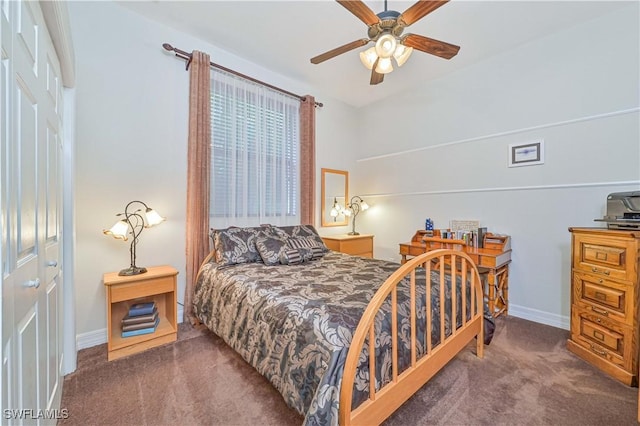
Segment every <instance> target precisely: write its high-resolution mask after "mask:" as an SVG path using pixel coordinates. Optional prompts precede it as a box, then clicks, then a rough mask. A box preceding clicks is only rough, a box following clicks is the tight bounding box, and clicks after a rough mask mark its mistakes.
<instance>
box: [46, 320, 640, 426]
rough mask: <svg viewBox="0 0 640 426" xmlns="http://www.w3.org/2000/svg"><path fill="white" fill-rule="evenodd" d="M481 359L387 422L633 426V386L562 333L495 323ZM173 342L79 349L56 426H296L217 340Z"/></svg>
mask: <svg viewBox="0 0 640 426" xmlns="http://www.w3.org/2000/svg"><path fill="white" fill-rule="evenodd" d="M496 322H497V324H496V325H497V327H496V333H495V335H494V339H493V342H492V343H491V345H489V346H485V357H484V359H478V358H476V357H475V355H473V353H474V351H475V344H470V345H469V347H467V348H466V349H465V350H463V351H462V352H461V353H460V354H459V355H458V356H457V357H456V358H455V359H454V360H452V361H451V362H450V363H449V364H448V365H447V366H446V367H445V368H444V369H443V370H442V371H440V372H439V373H438V374H437V375H436V376H435V377H434V378H433V379H432V380H431V381H430V382H429V383H427V384H426V385H424V386H423V387H422V388H421V389H420V390H419V391H418V392H417V393H416V394H415V395H414V396H413V397H412V398H411V399H410V400H409V401H407V402H406V403H405V404H404V405H403V406H402V407H400V409H399V410H398V411H396V413H394V414H393V415H392V416H391V417H390V418H389V419H388V420H387V421H386V422H385V425H636V424H637V422H636V416H637V401H638V389H637V388H631V387H628V386H625V385H623V384H622V383H620V382H618V381H616V380H614V379H612V378H610V377H609V376H607V375H606V374H604V373H602V372H600V371H599V370H598V369H596V368H594V367H592V366H591V365H590V364H587V363H586V362H584V361H582V360H581V359H579V358H577V357H576V356H574V355H573V354H571V353H570V352H568V351H567V350H566V349H565V342H566V339H567V337H568V334H569V333H568V331H566V330H561V329H557V328H554V327H549V326H546V325H541V324H537V323H534V322H530V321H526V320H523V319H519V318H515V317H509V318H498V319H497V321H496ZM178 334H179V340H178V341H177V342H175V343H173V344H170V345H165V346H161V347H157V348H153V349H150V350H148V351H145V352H143V353H140V354H136V355H132V356H129V357H127V358H122V359H119V360H115V361H112V362H108V361H107V349H106V345H100V346H96V347H92V348H88V349H84V350H82V351H80V352H79V353H78V369H77V370H76V371H75V372H74V373H72V374H69V375H68V376H66V377H65V379H64V386H63V393H62V406H61V407H62V408H66V409H68V412H69V418H68V419H65V420H60V421H59V422H58V424H60V425H154V426H155V425H283V426H284V425H300V424H301V423H302V420H303V419H302V417H301V416H299V415H298V414H297V413H296V412H294V411H292V410H291V409H289V408H288V407H287V406H286V405H285V403H284V400H283V399H282V397H281V396H280V394H279V393H278V392H277V391H276V390H275V389H274V388H272V387H271V385H270V384H269V382H267V381H266V379H264V378H263V377H262V376H261V375H259V374H258V373H257V372H256V371H255V370H254V369H253V368H252V367H251V366H249V364H247V363H246V362H245V361H244V360H243V359H242V358H240V356H239V355H237V354H236V353H235V352H234V351H233V350H232V349H231V348H229V347H228V346H227V345H226V344H225V343H224V342H223V341H222V340H221V339H219V338H218V337H217V336H215V335H214V334H212V333H210V332H209V331H207V330H206V329H202V328H200V329H198V328H192V327H191V326H190V325H188V324H181V325H180V329H179V333H178Z"/></svg>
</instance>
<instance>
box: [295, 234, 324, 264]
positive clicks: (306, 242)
mask: <svg viewBox="0 0 640 426" xmlns="http://www.w3.org/2000/svg"><path fill="white" fill-rule="evenodd" d="M287 247H289V248H292V249H296V248H308V249H310V250H311V253H312V254H313V259H320V258H321V257H322V256H324V254H325V253H326V251H325V249H326V246H325V245H324V244H323V245H322V246H320V245H318V241H316V239H315V238H314V237H289V238H288V239H287Z"/></svg>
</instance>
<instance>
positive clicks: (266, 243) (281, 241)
mask: <svg viewBox="0 0 640 426" xmlns="http://www.w3.org/2000/svg"><path fill="white" fill-rule="evenodd" d="M286 246H287V240H286V239H285V238H281V237H278V236H274V235H270V234H267V233H264V232H261V233H260V234H259V235H258V237H257V238H256V249H257V250H258V253H259V254H260V257H261V258H262V261H263V262H264V264H265V265H269V266H272V265H277V264H279V263H280V253H281V252H282V249H283V248H285V247H286Z"/></svg>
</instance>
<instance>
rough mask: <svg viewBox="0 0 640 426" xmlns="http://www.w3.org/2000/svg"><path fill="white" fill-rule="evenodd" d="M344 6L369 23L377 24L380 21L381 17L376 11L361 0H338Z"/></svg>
mask: <svg viewBox="0 0 640 426" xmlns="http://www.w3.org/2000/svg"><path fill="white" fill-rule="evenodd" d="M336 1H337V2H338V3H340V4H341V5H342V6H344V7H345V8H346V9H347V10H348V11H349V12H351V13H353V14H354V15H356V17H357V18H358V19H360V20H361V21H362V22H364V23H365V24H367V25H373V24H377V23H378V22H379V21H380V18H378V17H377V16H376V14H375V13H373V11H372V10H371V9H369V6H367V5H366V4H364V3H363V2H361V1H360V0H336Z"/></svg>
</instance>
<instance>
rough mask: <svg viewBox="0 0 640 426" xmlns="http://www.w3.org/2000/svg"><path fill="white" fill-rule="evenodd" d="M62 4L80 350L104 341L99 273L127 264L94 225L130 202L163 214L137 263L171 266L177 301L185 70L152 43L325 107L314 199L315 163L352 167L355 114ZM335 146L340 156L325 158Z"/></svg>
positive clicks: (109, 12)
mask: <svg viewBox="0 0 640 426" xmlns="http://www.w3.org/2000/svg"><path fill="white" fill-rule="evenodd" d="M69 11H70V17H71V26H72V35H73V40H74V44H75V48H76V58H77V91H76V95H77V98H76V106H77V115H76V122H77V131H76V143H77V153H76V155H77V158H76V167H77V168H76V182H75V190H76V192H75V199H76V206H77V208H76V220H77V227H76V232H77V246H76V253H77V256H76V262H75V265H76V274H75V288H76V329H77V333H78V340H79V345H78V346H79V348H80V349H81V348H82V347H86V346H91V345H93V344H99V343H103V342H105V341H106V331H105V328H106V313H105V304H106V302H105V291H104V286H103V284H102V274H103V273H105V272H111V271H118V270H120V269H122V268H125V267H128V266H129V263H128V262H129V251H128V249H129V245H128V243H123V242H121V241H117V240H115V239H113V238H110V237H106V236H104V235H102V230H103V229H105V228H109V227H110V226H111V225H112V224H113V223H114V222H115V221H116V217H115V214H116V213H119V212H122V211H123V210H124V207H125V205H126V203H127V202H129V201H131V200H142V201H144V202H146V203H147V204H149V205H150V206H151V207H153V208H155V209H156V210H157V211H158V212H160V213H161V214H162V215H164V216H166V217H167V221H166V222H164V223H163V224H162V225H160V226H158V227H155V228H151V229H147V230H144V231H143V233H142V235H141V241H140V243H139V244H138V251H137V253H138V261H137V264H138V265H139V266H152V265H160V264H170V265H173V266H174V267H176V268H177V269H178V270H179V272H180V273H179V275H178V287H179V300H180V302H182V301H183V300H184V285H185V283H184V279H185V269H184V268H185V255H184V253H185V210H186V206H185V202H186V201H185V200H186V168H187V160H186V158H187V124H188V120H187V118H188V88H189V74H188V73H187V72H186V71H185V62H184V61H182V60H179V59H176V58H175V57H174V56H173V55H172V54H169V53H168V52H166V51H164V50H163V49H162V47H161V46H162V43H165V42H167V43H170V44H172V45H173V46H175V47H178V48H180V49H183V50H186V51H190V50H192V49H197V50H202V51H204V52H207V53H209V54H210V55H211V58H212V60H213V61H214V62H216V63H219V64H221V65H224V66H226V67H229V68H232V69H235V70H238V71H240V72H243V73H245V74H248V75H251V76H254V77H256V78H259V79H261V80H263V81H266V82H269V83H271V84H274V85H276V86H279V87H283V88H285V89H287V90H289V91H291V92H294V93H299V94H301V95H304V94H307V93H311V94H312V95H314V96H316V99H317V100H318V101H320V102H323V103H324V104H325V107H324V108H322V109H318V110H317V166H318V167H317V170H318V173H317V181H318V184H317V186H318V190H317V199H318V203H319V202H320V199H319V195H320V191H319V185H320V184H319V182H320V172H319V170H320V167H332V168H342V169H352V168H353V167H354V161H355V147H354V145H355V144H354V141H355V137H354V136H355V130H354V124H353V123H354V121H355V111H354V110H353V109H352V108H350V107H348V106H345V105H344V104H340V103H339V102H337V101H334V100H331V99H329V98H327V97H325V96H323V94H322V93H319V92H316V91H313V90H311V88H309V87H306V86H304V85H303V84H301V83H299V82H295V81H292V80H288V79H285V78H283V77H282V76H280V75H277V74H274V73H273V72H270V71H269V70H266V69H264V68H261V67H259V66H257V65H255V64H252V63H250V62H247V61H243V60H241V59H239V58H237V57H234V56H233V55H231V54H229V53H227V52H225V51H224V50H221V49H220V48H218V47H216V46H213V45H211V44H208V43H205V42H203V41H202V40H198V39H196V38H193V37H191V36H188V35H186V34H184V33H181V32H178V31H176V30H173V29H171V28H168V27H165V26H163V25H160V24H157V23H155V22H152V21H149V20H147V19H145V18H143V17H141V16H139V15H137V14H135V13H133V12H131V11H129V10H128V9H125V8H123V7H121V6H119V5H117V4H115V3H112V2H88V3H87V2H70V3H69ZM217 19H223V17H218V18H217ZM352 147H353V148H352ZM336 152H339V153H340V156H339V157H338V156H336V157H335V158H334V155H335V153H336ZM318 205H319V204H318Z"/></svg>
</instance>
